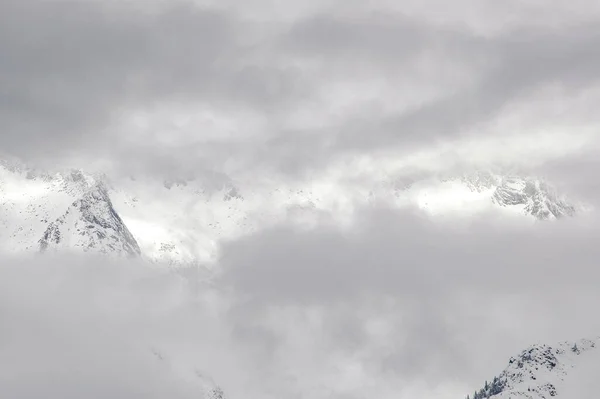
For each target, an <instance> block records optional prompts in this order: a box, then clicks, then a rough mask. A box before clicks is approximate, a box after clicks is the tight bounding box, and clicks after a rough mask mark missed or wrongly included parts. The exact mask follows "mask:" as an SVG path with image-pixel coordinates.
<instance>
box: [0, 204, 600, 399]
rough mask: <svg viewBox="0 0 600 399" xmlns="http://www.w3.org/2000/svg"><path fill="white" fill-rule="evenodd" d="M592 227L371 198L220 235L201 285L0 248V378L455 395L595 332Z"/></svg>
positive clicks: (81, 391) (30, 388)
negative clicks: (456, 213) (433, 215)
mask: <svg viewBox="0 0 600 399" xmlns="http://www.w3.org/2000/svg"><path fill="white" fill-rule="evenodd" d="M599 233H600V232H599V231H598V223H597V220H596V219H595V218H594V217H593V216H592V217H589V215H588V217H586V218H581V219H574V220H570V221H569V220H567V221H560V222H555V223H553V222H548V223H534V224H531V223H521V222H518V221H516V220H505V219H496V218H494V217H493V215H483V216H482V217H481V218H477V219H471V220H470V221H465V220H463V221H462V222H461V221H460V220H458V219H445V220H444V219H443V220H437V222H434V221H432V220H431V219H429V218H426V217H424V216H422V215H418V214H413V213H410V212H409V211H407V210H404V211H402V210H392V209H388V208H386V207H384V206H372V207H370V208H363V209H359V210H357V211H356V213H355V215H354V219H353V222H352V223H351V224H347V225H345V226H336V225H332V224H330V223H328V222H322V223H319V224H316V225H313V226H312V227H310V228H307V227H305V228H303V229H298V228H295V227H292V225H291V224H290V225H288V224H287V223H285V222H283V223H282V224H281V225H280V226H278V227H276V228H273V229H269V230H264V231H259V232H257V233H255V234H253V235H250V236H247V237H242V238H240V239H238V240H235V241H231V242H228V243H224V245H223V247H222V248H221V252H222V257H221V258H220V260H219V263H218V265H217V270H219V271H220V272H219V273H220V274H218V276H217V278H216V280H214V282H213V283H214V284H213V285H212V286H208V285H204V284H199V282H197V281H196V280H195V278H196V276H197V274H196V273H192V272H191V270H190V273H187V272H185V271H182V273H181V274H179V273H175V274H174V273H171V272H168V271H166V270H163V271H161V270H157V269H152V268H148V266H147V265H142V264H135V263H128V262H125V261H122V262H121V261H117V260H109V259H106V258H94V257H89V256H85V257H73V256H66V255H65V256H54V257H52V256H41V257H36V258H32V259H28V258H14V257H13V258H10V257H6V256H5V255H3V261H2V263H1V264H2V265H3V266H2V267H0V274H1V276H0V277H2V278H0V288H1V289H0V313H1V314H2V318H3V324H4V325H7V326H8V327H7V328H5V329H3V330H2V332H1V333H0V337H1V339H0V342H1V344H0V351H1V352H2V353H4V355H5V356H2V357H1V358H2V359H11V361H10V362H2V361H0V369H2V370H3V373H2V375H3V377H2V378H3V384H1V385H2V386H3V387H4V389H9V390H10V392H11V393H14V395H12V396H14V397H22V398H29V397H37V396H39V394H40V392H41V390H43V391H44V392H45V393H46V394H47V396H48V397H50V398H52V397H67V398H68V397H76V396H89V395H88V393H89V392H90V391H89V389H90V386H93V387H94V390H95V391H96V392H98V393H99V394H111V395H113V397H117V398H118V397H138V396H139V397H142V396H143V397H154V396H156V397H162V396H161V395H163V396H164V395H168V396H170V397H174V398H187V397H196V396H194V395H198V392H199V391H200V387H199V385H198V383H197V381H195V377H193V372H194V369H196V368H197V369H198V370H200V371H201V372H202V373H203V374H206V375H207V376H210V377H212V378H213V379H214V380H215V381H216V382H217V383H218V384H220V385H221V386H222V387H223V389H224V390H225V391H226V392H227V393H228V395H229V397H231V398H235V397H247V398H269V397H273V398H280V397H297V398H309V397H310V398H321V397H322V398H355V397H356V398H359V397H364V395H366V394H367V393H368V392H371V393H376V394H377V396H378V397H382V398H388V397H389V398H392V397H394V398H397V397H400V398H403V397H414V395H417V396H418V397H440V398H451V397H460V396H459V395H462V394H464V393H465V392H469V391H471V390H472V389H474V388H475V387H476V386H478V385H480V383H481V382H482V381H484V380H485V379H489V378H491V377H493V375H494V374H496V373H497V372H499V371H500V370H501V369H502V368H503V367H504V366H505V365H506V362H507V360H508V357H510V356H511V355H512V354H514V353H516V352H517V351H520V350H521V349H523V348H524V347H526V346H528V345H530V344H532V343H535V342H545V343H551V342H554V341H558V340H563V339H568V338H579V337H580V336H585V335H595V334H596V333H597V331H598V329H599V328H600V325H599V324H598V323H597V322H596V321H595V319H594V318H593V317H590V316H589V315H590V314H591V313H590V312H593V309H595V308H596V307H597V305H598V302H599V301H600V297H599V296H598V293H597V289H596V287H595V285H594V281H596V279H597V277H598V275H597V272H596V270H597V268H596V267H595V261H596V259H597V258H598V250H597V245H596V244H595V243H596V242H597V240H598V236H599ZM523 326H525V328H524V327H523ZM154 351H156V352H157V353H159V355H160V356H161V357H164V358H165V359H167V360H165V361H158V360H157V357H158V356H156V355H154V354H153V352H154ZM44 375H45V376H47V377H43V376H44ZM73 376H75V377H73ZM32 381H36V384H32V383H31V382H32ZM144 381H146V383H143V382H144ZM15 395H16V396H15ZM69 395H70V396H69ZM136 395H137V396H136ZM153 395H154V396H153Z"/></svg>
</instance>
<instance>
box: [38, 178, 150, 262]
mask: <svg viewBox="0 0 600 399" xmlns="http://www.w3.org/2000/svg"><path fill="white" fill-rule="evenodd" d="M39 245H40V250H41V251H42V252H43V251H46V250H48V249H50V248H54V249H74V248H75V249H76V248H80V249H82V250H83V251H90V250H93V251H97V252H100V253H103V254H125V255H127V256H139V255H140V254H141V252H140V247H139V245H138V243H137V241H136V240H135V238H134V237H133V235H132V234H131V232H130V231H129V229H128V228H127V226H125V223H123V220H122V219H121V217H120V216H119V215H118V214H117V212H116V211H115V209H114V208H113V204H112V202H111V200H110V197H109V195H108V192H107V190H106V188H105V187H104V185H103V184H102V183H97V184H95V185H94V186H93V187H92V188H91V189H89V190H88V191H87V192H86V193H85V194H84V195H83V196H82V197H81V198H80V199H78V200H76V201H75V202H73V203H72V204H71V206H70V207H69V208H68V209H67V211H66V212H65V213H64V214H63V215H62V216H61V217H59V218H58V219H56V220H55V221H53V222H51V223H50V224H49V225H48V228H47V229H46V231H45V232H44V234H43V236H42V238H41V239H40V240H39Z"/></svg>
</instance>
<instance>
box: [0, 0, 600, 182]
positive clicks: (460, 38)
mask: <svg viewBox="0 0 600 399" xmlns="http://www.w3.org/2000/svg"><path fill="white" fill-rule="evenodd" d="M0 7H2V9H1V10H0V11H1V13H0V14H1V15H2V17H1V18H2V21H0V22H1V26H2V28H1V29H2V32H1V33H2V34H1V37H2V39H0V51H2V54H4V55H5V56H4V57H3V60H2V62H1V63H0V73H1V76H2V80H1V81H0V90H1V93H2V95H1V97H0V104H1V106H0V118H1V122H2V125H3V130H4V131H5V132H8V133H7V134H3V135H2V137H1V138H0V144H1V145H2V147H3V151H4V152H9V153H14V154H17V155H20V156H23V157H26V158H30V159H34V160H39V159H48V158H49V159H50V161H52V162H56V161H57V160H61V159H65V155H70V156H73V157H76V158H77V159H76V162H79V163H82V162H85V163H86V164H89V162H90V161H93V160H95V159H97V158H101V159H108V160H109V161H110V162H111V163H112V164H113V166H114V165H117V166H118V167H120V169H123V168H127V169H140V168H141V169H142V170H150V171H154V170H156V169H157V167H156V165H160V166H159V168H160V169H163V170H166V169H170V170H172V173H174V174H178V173H189V171H193V170H197V169H198V168H200V167H203V164H207V163H208V164H210V165H211V167H214V168H217V169H219V168H222V167H224V165H225V164H226V163H227V162H230V161H235V163H236V164H237V165H238V166H239V167H242V168H244V170H248V169H252V168H261V167H265V168H267V169H270V170H271V171H272V170H279V171H285V172H288V173H293V172H298V171H299V172H302V171H304V170H306V169H319V168H321V167H323V166H326V165H327V164H329V163H330V162H331V160H334V159H336V157H337V156H343V155H356V154H365V153H374V152H377V151H378V150H381V149H386V150H390V149H395V150H397V151H398V153H399V154H402V153H406V152H407V151H413V150H415V149H418V148H422V147H424V146H429V145H431V143H435V142H438V141H452V140H455V139H456V138H458V137H461V135H463V134H467V133H472V131H476V132H478V134H477V135H478V136H485V135H487V134H489V133H490V128H491V127H493V126H494V123H496V122H495V121H496V119H497V118H498V117H499V115H503V114H504V113H508V114H510V113H511V112H513V111H511V110H512V108H511V106H514V105H515V104H516V103H518V105H519V107H521V108H520V111H522V112H525V113H533V114H535V113H536V112H537V111H536V108H535V105H536V98H535V94H536V90H538V89H540V88H543V87H546V86H548V85H560V86H561V87H562V88H563V89H564V91H563V95H564V96H563V97H564V98H563V99H562V101H563V102H564V103H567V104H568V103H569V102H570V101H572V98H571V97H572V96H574V95H575V94H576V93H578V92H579V91H580V90H583V89H589V88H590V87H595V85H596V83H597V77H598V74H597V72H596V71H597V70H598V68H597V66H598V57H597V56H596V52H594V51H591V49H593V48H596V47H597V44H598V43H597V41H598V35H597V34H596V33H595V30H594V26H595V25H596V21H594V20H593V19H591V20H588V21H587V22H586V23H582V22H581V21H578V20H576V19H569V21H572V23H571V24H562V25H551V24H550V25H541V26H540V25H539V24H537V25H531V24H530V26H527V25H526V24H523V25H516V27H515V25H514V24H513V25H511V26H509V27H507V28H506V29H503V30H498V31H497V32H495V33H491V34H487V35H482V34H480V33H478V32H476V31H474V30H473V29H472V28H469V27H468V26H467V25H465V26H449V25H448V26H442V25H440V24H439V23H437V22H433V20H427V19H426V18H423V17H422V16H421V17H416V16H414V15H410V14H406V15H404V14H400V13H398V12H396V11H394V10H392V9H391V8H389V6H386V5H384V4H383V3H381V4H374V5H373V6H372V7H371V8H372V11H370V12H368V11H365V10H364V9H362V8H361V7H358V8H357V7H356V4H355V5H352V6H349V7H347V8H346V9H345V11H344V12H341V10H339V11H335V12H334V11H332V10H334V9H332V8H327V9H325V8H323V9H321V10H318V11H315V13H308V11H305V12H304V13H303V12H302V11H298V12H299V14H298V15H297V16H296V18H291V19H290V18H288V19H281V20H277V19H276V18H274V17H273V16H272V15H271V16H268V15H269V14H265V19H264V20H261V19H259V18H257V17H256V15H260V13H261V12H260V8H257V10H255V12H253V13H250V12H249V11H248V9H240V11H239V12H237V11H235V8H234V7H233V6H232V7H226V6H223V7H220V8H216V7H210V6H199V5H194V4H192V3H187V2H176V3H173V4H170V5H169V6H168V7H162V8H161V7H159V8H157V9H156V10H150V9H149V8H148V9H147V10H146V9H144V7H142V6H134V5H129V6H126V5H114V4H110V5H107V4H104V5H102V4H101V3H98V2H80V1H75V0H69V1H67V0H65V1H55V2H54V1H53V2H46V1H35V0H27V1H16V0H10V1H5V2H3V3H2V5H1V6H0ZM257 7H258V5H257ZM318 8H319V7H316V8H315V7H313V8H310V7H309V9H318ZM311 12H312V11H311ZM565 18H566V17H565ZM590 18H592V17H590ZM375 81H378V82H387V84H386V85H385V87H386V92H384V93H382V94H381V96H378V97H376V98H373V96H372V94H367V93H363V92H362V91H363V90H365V89H367V91H368V90H371V89H369V88H370V87H371V88H372V90H379V89H376V88H377V87H378V86H377V85H376V84H375V83H373V82H375ZM357 82H364V85H363V86H356V85H355V84H356V83H357ZM378 84H380V83H378ZM340 88H341V89H343V90H346V91H347V92H353V93H354V94H353V97H354V98H353V99H352V101H351V105H352V107H351V108H349V109H348V110H345V111H344V110H336V106H337V104H336V103H337V102H338V101H345V100H344V96H346V97H347V96H348V94H347V93H346V94H344V93H343V92H340V94H339V95H337V94H335V93H337V90H340ZM327 93H329V94H331V95H332V96H333V97H331V98H330V99H329V98H328V97H323V96H324V95H325V96H327V95H328V94H327ZM425 93H428V94H425ZM392 94H393V96H392ZM532 96H534V97H532ZM527 101H530V103H528V102H527ZM163 104H171V105H172V104H179V105H181V106H182V107H187V108H186V111H185V112H187V113H188V114H191V115H193V114H196V113H197V112H196V110H197V111H198V112H200V111H206V110H208V111H209V112H218V113H219V114H221V115H227V117H229V118H231V119H232V120H235V119H236V118H238V117H240V115H242V114H245V115H253V117H254V118H256V119H257V120H260V121H262V122H261V123H260V124H259V125H258V126H257V127H256V129H255V130H257V131H258V133H255V134H252V135H249V136H248V135H247V132H246V130H247V129H248V128H249V127H248V125H247V123H245V122H244V120H243V119H240V122H239V123H237V124H236V125H235V126H234V127H233V128H232V129H234V130H233V136H232V137H229V138H223V139H219V140H215V139H214V135H215V132H212V131H210V130H211V129H212V128H210V127H208V128H207V127H205V126H198V127H197V128H195V127H194V126H187V127H186V128H185V134H183V135H180V136H178V139H177V140H176V141H175V142H173V143H171V144H170V145H168V146H165V145H164V144H163V142H162V141H161V140H158V139H157V137H164V136H165V135H166V136H169V135H172V134H173V133H172V132H170V131H169V130H168V129H165V128H164V127H160V126H158V125H157V126H156V127H153V126H151V127H150V128H146V130H144V129H142V130H141V132H134V131H132V130H131V127H127V126H129V125H127V124H126V123H125V125H123V124H124V121H127V120H128V118H129V117H130V116H131V114H132V113H133V112H135V111H137V110H140V109H143V110H145V111H146V112H148V113H149V114H150V115H152V114H155V112H154V111H153V110H154V109H155V108H156V107H159V108H160V107H161V106H162V105H163ZM310 110H314V112H312V111H310ZM304 111H306V112H307V115H310V114H311V112H312V114H313V115H311V116H307V117H302V118H298V117H297V116H294V115H296V114H297V113H298V112H304ZM172 117H173V118H175V117H174V116H172ZM546 117H547V115H546V114H543V113H541V114H540V117H539V120H540V122H539V127H540V128H541V127H544V126H545V124H544V119H547V118H546ZM165 118H167V119H169V118H170V116H168V115H167V116H165ZM311 119H315V120H320V122H314V121H312V120H311ZM577 122H578V123H580V124H581V123H583V124H588V125H589V124H593V123H594V122H593V119H591V118H585V119H580V120H578V121H577ZM150 123H155V122H154V121H153V120H151V121H150ZM124 126H125V127H124ZM161 129H163V130H164V131H161ZM132 155H134V156H132ZM84 160H85V161H84ZM52 162H51V163H52ZM74 162H75V161H74Z"/></svg>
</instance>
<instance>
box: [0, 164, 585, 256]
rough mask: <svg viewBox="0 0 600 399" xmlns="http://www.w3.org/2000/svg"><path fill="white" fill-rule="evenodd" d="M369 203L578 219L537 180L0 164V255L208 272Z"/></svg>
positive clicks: (342, 219)
mask: <svg viewBox="0 0 600 399" xmlns="http://www.w3.org/2000/svg"><path fill="white" fill-rule="evenodd" d="M373 202H374V203H377V204H381V203H385V204H387V205H389V206H392V207H398V208H402V207H408V208H412V209H418V210H420V211H422V212H425V213H427V214H429V215H431V217H433V218H437V217H441V216H451V217H469V216H472V215H475V214H477V213H478V212H482V211H485V212H490V211H491V212H500V213H504V214H506V215H517V216H523V215H526V216H529V217H530V218H531V219H532V220H551V219H558V218H561V217H564V216H572V215H574V214H576V213H577V212H579V209H578V208H577V207H576V206H574V205H572V203H571V202H570V201H568V200H566V199H565V198H563V197H562V196H560V195H558V194H557V193H556V192H555V191H554V190H553V189H552V188H551V186H550V185H549V184H546V183H545V182H543V181H541V180H539V179H536V178H529V177H518V176H510V175H502V174H498V173H491V172H478V173H473V174H470V175H465V176H458V177H451V178H444V179H442V178H439V177H420V178H418V179H412V180H410V181H407V180H406V179H404V178H394V177H393V176H384V177H383V178H379V179H376V180H372V182H371V183H369V182H368V181H367V182H366V183H365V182H362V183H360V184H356V182H353V181H352V179H340V178H338V179H337V180H336V178H333V177H331V176H324V177H322V178H320V180H319V179H317V180H311V181H306V182H287V181H279V182H268V181H267V182H266V183H265V182H257V181H250V182H244V181H234V180H232V179H230V178H229V177H227V176H224V175H220V174H217V173H209V172H207V173H205V174H203V175H199V176H197V177H195V178H181V179H171V180H168V181H159V180H156V179H152V178H144V177H138V178H134V177H129V178H121V179H117V180H115V179H109V178H108V177H107V176H104V175H96V174H89V173H85V172H83V171H81V170H73V171H64V172H60V173H53V174H50V173H46V172H44V171H39V170H33V169H28V168H27V167H26V166H24V165H22V164H18V163H14V162H13V163H10V162H3V163H0V250H4V251H13V252H14V251H17V252H18V251H39V250H49V249H60V250H65V249H76V250H87V251H99V252H102V253H120V254H123V255H128V256H131V255H133V256H135V255H141V256H142V257H143V258H145V259H147V260H149V261H152V262H161V263H167V264H173V265H182V264H190V263H195V262H199V261H200V262H206V261H210V260H211V259H213V258H214V257H215V256H216V254H217V252H216V251H217V249H218V243H219V241H220V240H222V239H234V238H236V237H239V236H242V235H245V234H251V233H253V232H256V231H258V230H261V229H264V228H267V227H269V226H271V225H274V224H276V223H278V222H279V221H283V220H286V221H291V222H293V223H297V224H299V225H302V226H314V225H315V224H317V223H319V222H320V221H322V220H323V218H326V219H327V220H328V221H333V222H334V223H338V224H339V225H344V224H345V223H351V221H352V218H353V215H354V212H355V211H356V209H358V208H360V207H362V206H369V204H370V203H373Z"/></svg>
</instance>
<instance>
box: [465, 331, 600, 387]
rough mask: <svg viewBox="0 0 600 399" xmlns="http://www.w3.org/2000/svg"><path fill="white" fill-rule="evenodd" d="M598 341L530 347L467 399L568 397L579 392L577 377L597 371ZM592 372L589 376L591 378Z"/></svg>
mask: <svg viewBox="0 0 600 399" xmlns="http://www.w3.org/2000/svg"><path fill="white" fill-rule="evenodd" d="M599 339H600V338H595V339H581V340H579V341H575V342H568V341H565V342H561V343H559V344H557V345H554V346H548V345H533V346H531V347H529V348H527V349H525V350H523V351H522V352H521V353H520V354H519V355H517V356H514V357H511V358H510V360H509V362H508V366H507V367H506V369H504V371H502V372H501V373H500V374H499V375H498V376H496V377H494V378H493V379H492V380H491V381H489V382H486V383H485V384H484V386H483V387H482V388H481V389H479V390H476V391H475V392H474V393H473V394H471V395H468V396H467V398H468V399H483V398H494V399H515V398H523V399H550V398H553V397H558V398H565V399H567V398H569V399H572V398H570V396H569V393H570V392H576V391H577V392H581V390H582V389H585V388H582V389H578V388H581V387H577V386H574V385H576V384H581V382H582V381H581V378H578V377H577V375H578V374H582V373H584V374H585V373H589V372H590V368H591V370H593V371H596V373H595V374H598V373H597V372H598V371H600V351H598V350H597V349H596V346H597V344H598V343H599ZM593 374H594V373H592V375H593Z"/></svg>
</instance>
